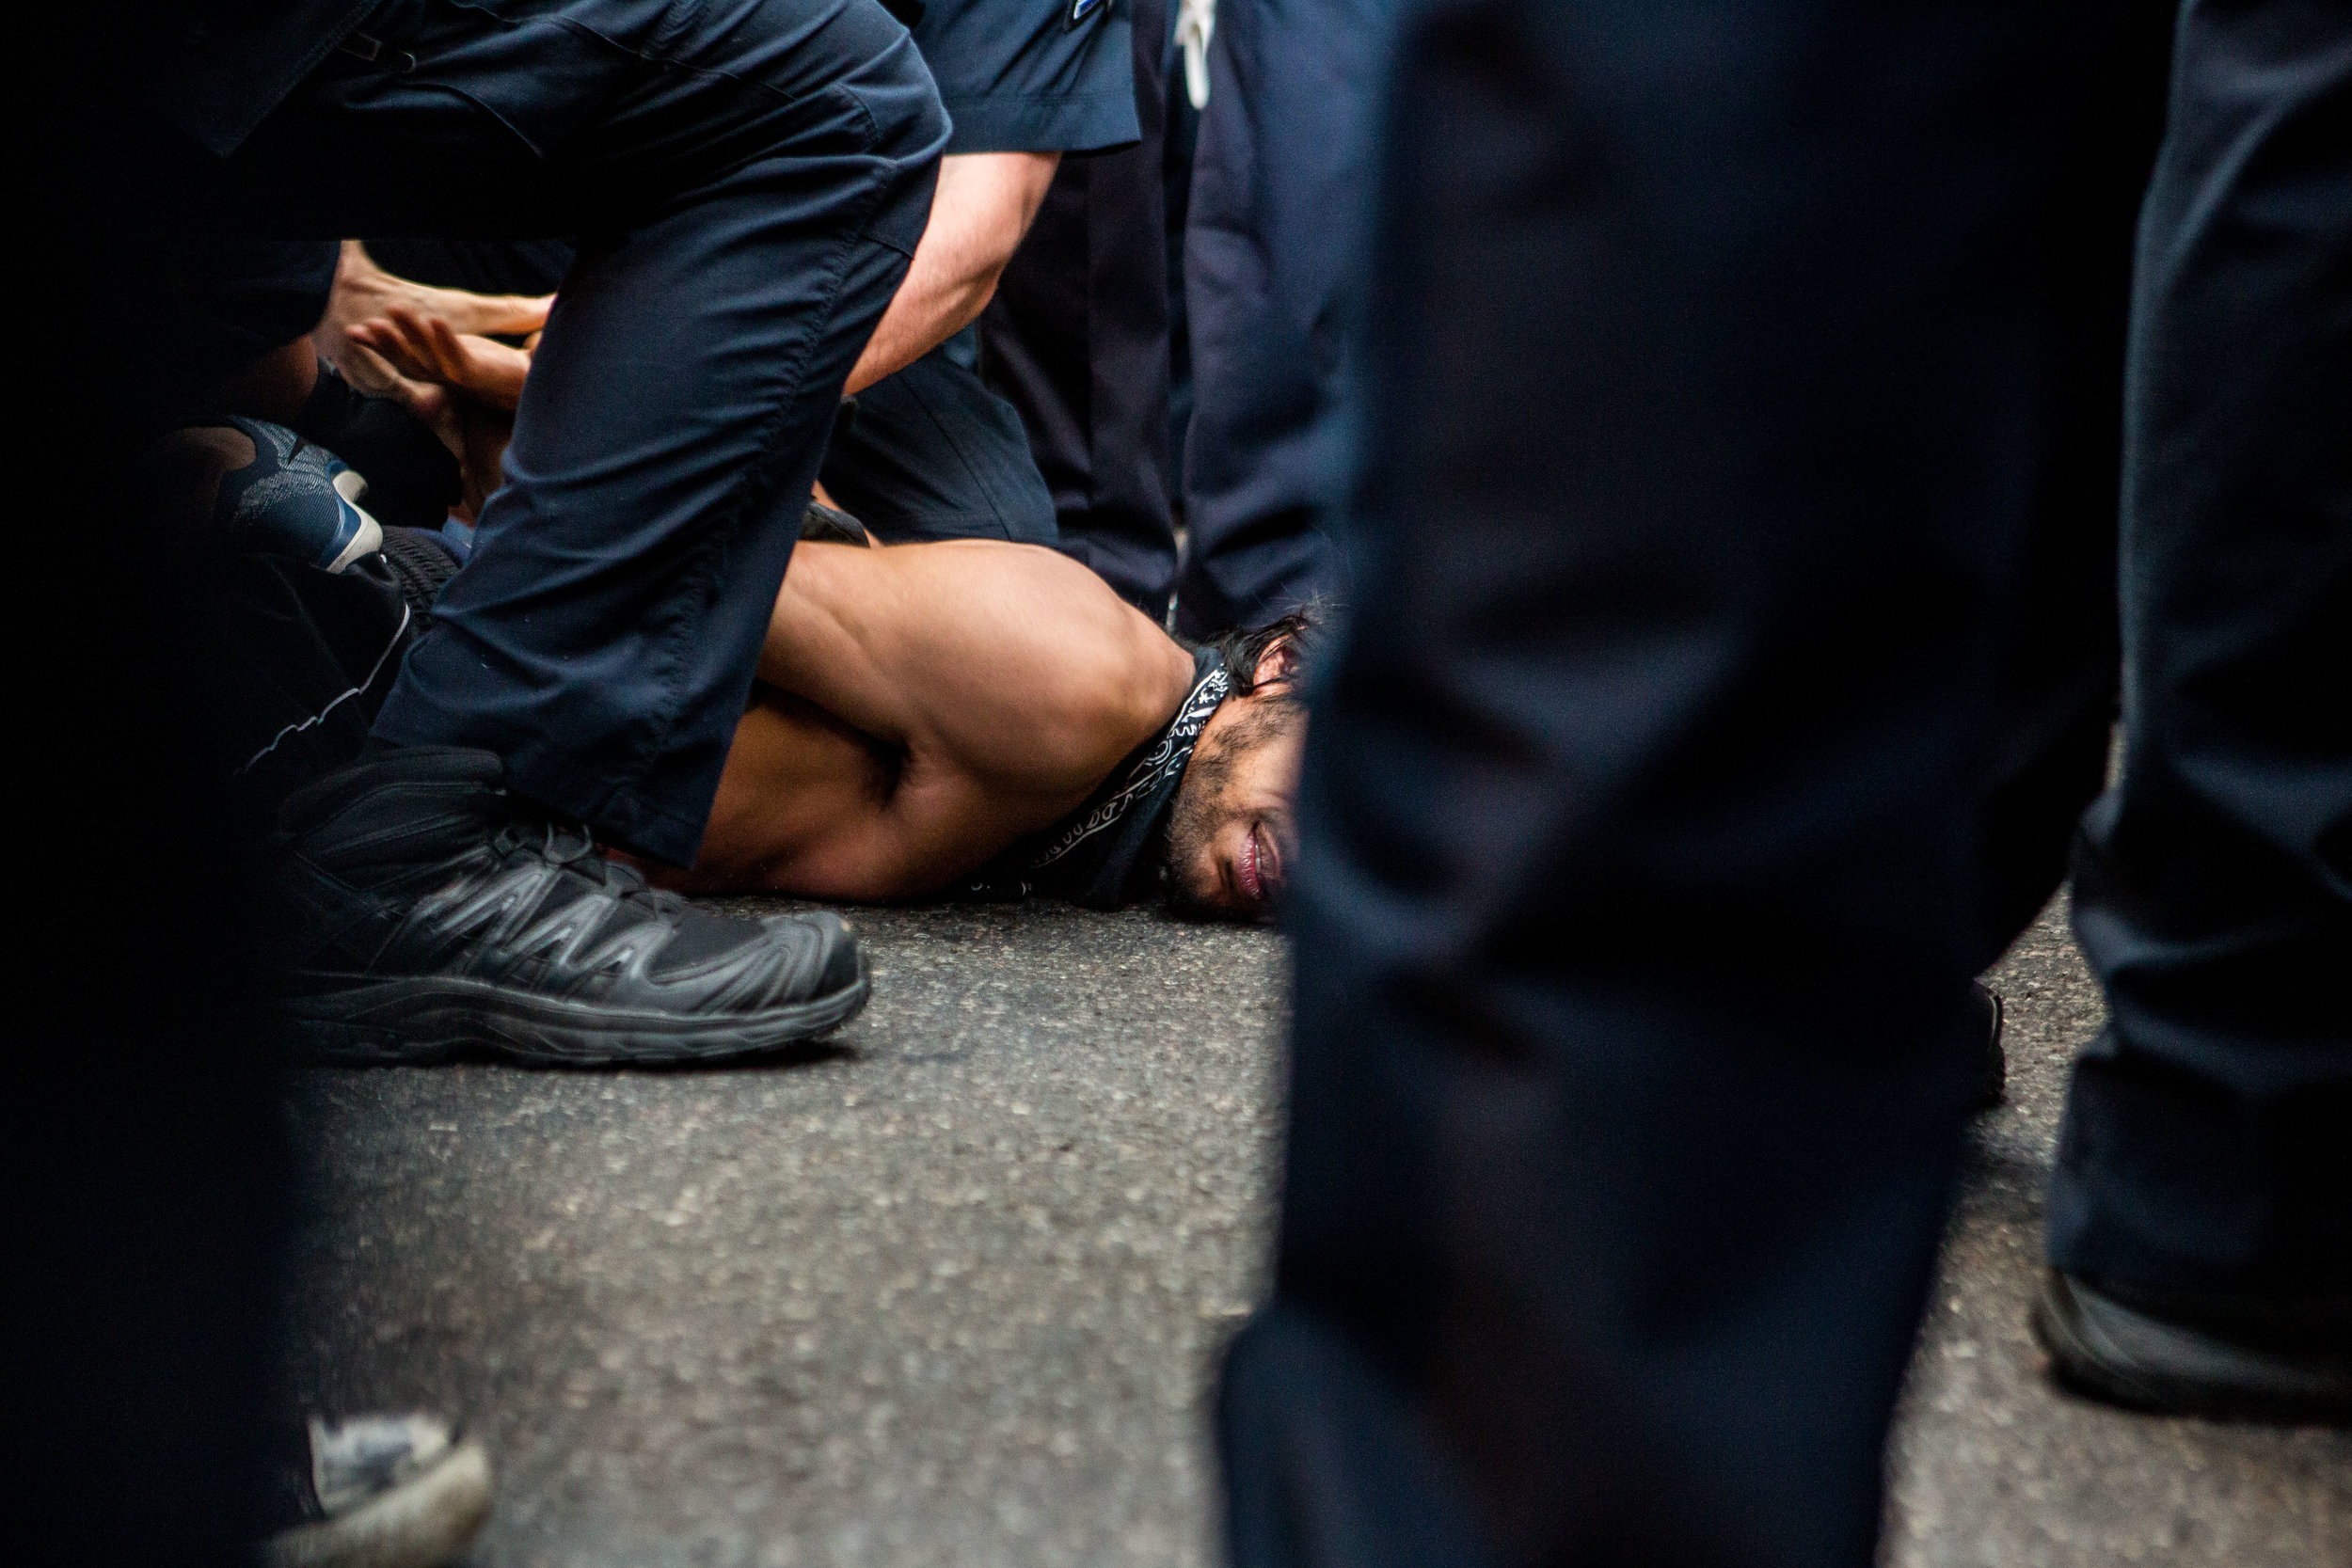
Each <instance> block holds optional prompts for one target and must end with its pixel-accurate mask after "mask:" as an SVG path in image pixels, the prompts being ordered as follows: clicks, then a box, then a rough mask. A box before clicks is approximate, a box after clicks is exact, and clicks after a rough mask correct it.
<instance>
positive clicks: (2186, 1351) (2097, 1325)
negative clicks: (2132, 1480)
mask: <svg viewBox="0 0 2352 1568" xmlns="http://www.w3.org/2000/svg"><path fill="white" fill-rule="evenodd" d="M2030 1321H2031V1323H2032V1326H2033V1332H2034V1338H2037V1339H2039V1340H2040V1341H2041V1342H2042V1349H2043V1350H2044V1351H2046V1352H2048V1353H2049V1356H2050V1370H2051V1372H2052V1373H2053V1374H2054V1375H2055V1376H2056V1377H2057V1378H2058V1381H2059V1382H2060V1383H2063V1384H2065V1385H2066V1386H2068V1387H2071V1388H2073V1389H2074V1390H2076V1391H2077V1392H2079V1393H2084V1394H2089V1395H2090V1396H2091V1397H2093V1398H2095V1399H2101V1400H2105V1401H2106V1402H2109V1403H2112V1404H2120V1405H2125V1406H2129V1407H2130V1408H2132V1409H2135V1410H2147V1411H2153V1412H2157V1413H2160V1414H2163V1415H2169V1416H2202V1417H2206V1418H2212V1419H2217V1420H2249V1421H2266V1422H2280V1423H2285V1424H2289V1425H2296V1424H2301V1423H2304V1422H2317V1423H2321V1424H2324V1425H2330V1426H2344V1425H2346V1424H2352V1363H2347V1362H2344V1361H2341V1360H2338V1361H2334V1362H2332V1363H2328V1364H2322V1363H2320V1362H2319V1361H2318V1358H2316V1357H2313V1358H2311V1359H2309V1360H2305V1359H2301V1358H2296V1357H2289V1356H2282V1355H2279V1354H2272V1353H2269V1352H2266V1351H2263V1350H2258V1349H2254V1348H2252V1347H2249V1346H2244V1345H2237V1344H2233V1343H2230V1342H2229V1341H2226V1340H2221V1339H2216V1338H2212V1337H2211V1336H2208V1335H2204V1334H2200V1333H2198V1332H2197V1331H2195V1330H2193V1329H2187V1328H2184V1327H2181V1326H2180V1325H2178V1324H2174V1323H2164V1322H2162V1321H2160V1320H2158V1319H2155V1318H2151V1317H2148V1316H2145V1315H2144V1314H2141V1313H2138V1312H2135V1311H2133V1310H2132V1309H2131V1308H2129V1307H2124V1306H2122V1305H2121V1304H2120V1303H2116V1302H2111V1301H2107V1300H2105V1299H2103V1298H2100V1297H2097V1296H2093V1295H2090V1294H2087V1293H2086V1292H2084V1291H2080V1290H2077V1289H2076V1288H2075V1287H2074V1284H2073V1283H2072V1282H2071V1281H2069V1280H2066V1279H2063V1278H2060V1277H2057V1276H2054V1275H2044V1276H2043V1279H2042V1286H2041V1289H2040V1291H2038V1292H2037V1294H2036V1295H2035V1298H2034V1304H2033V1314H2032V1318H2031V1320H2030ZM2330 1368H2332V1370H2329V1369H2330Z"/></svg>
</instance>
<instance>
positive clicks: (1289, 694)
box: [1209, 599, 1325, 702]
mask: <svg viewBox="0 0 2352 1568" xmlns="http://www.w3.org/2000/svg"><path fill="white" fill-rule="evenodd" d="M1324 608H1325V607H1324V603H1323V601H1322V600H1321V599H1311V600H1310V601H1308V602H1307V603H1305V604H1303V605H1300V606H1299V607H1298V608H1297V609H1296V610H1292V611H1291V612H1290V613H1289V614H1288V615H1285V616H1283V617H1281V618H1280V619H1279V620H1276V621H1268V622H1267V623H1266V624H1265V625H1264V626H1249V627H1247V628H1244V627H1236V628H1234V629H1233V630H1232V631H1229V632H1227V633H1225V635H1224V636H1222V637H1218V638H1214V639H1212V640H1211V641H1210V642H1209V646H1210V647H1213V648H1215V649H1216V651H1217V653H1218V654H1219V655H1221V656H1222V657H1224V659H1225V668H1226V671H1227V672H1228V673H1230V674H1231V675H1232V680H1233V695H1234V696H1236V697H1247V696H1249V695H1250V694H1251V693H1253V692H1255V691H1256V690H1257V689H1258V661H1259V660H1260V659H1262V658H1263V657H1265V651H1266V650H1267V649H1268V648H1271V647H1273V646H1274V644H1276V643H1277V642H1279V641H1282V639H1284V638H1286V637H1287V638H1289V639H1290V640H1291V645H1292V647H1293V648H1295V650H1296V651H1297V654H1298V662H1297V664H1296V666H1295V669H1294V671H1293V673H1291V674H1289V675H1286V676H1283V677H1282V678H1281V679H1279V680H1275V681H1268V682H1267V683H1266V686H1265V690H1266V694H1267V695H1268V696H1273V695H1275V694H1276V693H1277V692H1279V693H1280V694H1281V696H1282V700H1283V701H1286V702H1295V701H1297V700H1298V692H1299V690H1300V689H1301V688H1302V686H1303V684H1304V683H1303V681H1302V680H1301V676H1303V675H1304V674H1305V673H1306V669H1307V666H1308V665H1309V664H1310V663H1311V662H1312V661H1313V659H1314V657H1315V655H1316V654H1317V653H1318V652H1319V651H1320V650H1321V648H1322V646H1323V632H1324V620H1325V613H1324Z"/></svg>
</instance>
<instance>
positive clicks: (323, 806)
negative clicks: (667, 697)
mask: <svg viewBox="0 0 2352 1568" xmlns="http://www.w3.org/2000/svg"><path fill="white" fill-rule="evenodd" d="M503 771H504V770H503V768H502V767H501V764H500V762H499V759H498V758H497V757H496V756H495V755H493V754H492V753H490V752H477V751H471V750H468V749H464V748H460V747H453V746H415V747H402V748H399V749H397V750H393V751H390V752H387V753H385V754H384V755H382V756H380V757H373V758H368V759H365V760H362V761H360V762H358V763H355V764H353V765H352V766H351V767H349V768H343V769H342V770H341V771H340V772H337V773H334V774H332V775H330V776H328V777H327V778H325V779H322V780H320V781H319V782H318V783H317V784H311V785H310V786H309V787H307V788H305V789H303V790H300V791H299V792H297V793H296V794H295V795H294V797H293V798H292V799H291V800H288V801H287V802H286V804H285V807H284V809H283V811H282V812H281V813H280V814H279V817H278V831H279V838H280V844H281V847H282V860H281V863H280V865H279V876H278V885H279V889H280V892H281V895H282V902H283V905H284V909H283V911H282V912H281V915H280V919H279V925H280V927H282V929H281V931H280V932H279V933H278V935H279V937H280V938H281V940H282V941H283V942H285V947H284V948H283V949H282V950H281V955H280V958H279V960H278V966H277V967H278V973H279V977H280V989H281V991H282V993H283V1006H284V1009H285V1011H286V1013H287V1014H288V1016H289V1017H290V1018H291V1020H292V1021H293V1024H294V1033H295V1037H296V1040H297V1043H298V1044H299V1045H300V1046H301V1047H302V1048H303V1049H304V1050H305V1051H306V1052H307V1053H310V1054H311V1055H313V1056H316V1057H320V1058H324V1059H326V1060H330V1061H340V1062H353V1063H361V1062H430V1061H437V1060H439V1059H441V1058H442V1057H445V1056H447V1055H449V1054H451V1053H453V1052H454V1051H456V1050H458V1049H459V1048H461V1047H466V1046H478V1047H485V1048H487V1049H489V1050H491V1051H495V1052H498V1053H501V1054H503V1055H506V1056H511V1057H514V1058H515V1059H516V1060H518V1061H525V1062H543V1063H562V1064H570V1065H579V1066H632V1065H652V1064H659V1063H671V1062H708V1061H716V1060H719V1059H721V1058H723V1057H729V1056H740V1055H745V1054H748V1053H755V1052H762V1051H772V1050H774V1049H776V1048H777V1047H779V1046H783V1045H787V1044H790V1043H791V1042H793V1041H795V1040H804V1039H809V1038H812V1037H816V1036H818V1035H821V1034H824V1033H825V1032H826V1031H828V1030H830V1029H833V1028H834V1027H836V1026H837V1025H839V1024H840V1023H842V1022H845V1021H846V1020H848V1019H849V1018H850V1016H851V1015H852V1014H854V1013H855V1012H856V1011H857V1010H858V1009H859V1008H860V1007H863V1006H865V1005H866V961H865V958H864V957H863V956H862V955H861V954H860V953H859V952H858V946H857V942H856V940H855V939H854V938H853V937H851V936H850V932H849V929H848V927H845V926H843V925H842V924H841V921H840V920H839V919H838V918H837V917H836V916H834V915H831V914H826V913H821V912H819V913H815V914H779V915H771V916H769V917H768V918H767V919H765V920H756V921H755V920H744V919H736V918H731V917H727V916H723V915H718V914H713V913H711V912H709V911H706V910H701V909H697V908H695V907H693V906H692V905H690V904H689V903H687V902H686V900H685V899H683V898H680V897H679V896H677V895H675V894H672V893H660V892H656V891H654V890H653V889H652V888H649V887H648V886H646V884H645V879H644V877H642V876H640V875H639V874H638V873H637V872H635V871H633V870H631V869H629V868H628V867H627V866H623V865H617V864H615V863H612V862H611V861H608V860H606V859H605V858H604V856H603V855H602V854H601V853H600V852H599V851H598V850H597V848H596V845H595V843H594V842H593V841H592V840H591V839H590V838H589V836H588V834H587V832H586V831H585V830H583V829H581V828H579V827H577V826H575V825H573V824H570V823H568V822H564V821H563V820H561V819H559V818H557V817H555V816H551V815H550V814H549V813H548V812H547V811H546V810H545V809H543V808H541V807H539V806H536V805H534V804H532V802H531V801H528V800H523V799H521V798H520V797H518V796H515V795H510V794H508V793H507V792H506V791H505V790H504V789H501V788H500V787H499V781H500V779H501V776H502V774H503Z"/></svg>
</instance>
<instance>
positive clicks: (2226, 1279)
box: [2049, 0, 2352, 1398]
mask: <svg viewBox="0 0 2352 1568" xmlns="http://www.w3.org/2000/svg"><path fill="white" fill-rule="evenodd" d="M2177 48H2178V51H2179V60H2178V64H2177V66H2176V69H2175V72H2174V77H2173V98H2172V105H2171V119H2170V124H2169V131H2168V138H2167V141H2166V144H2165V148H2164V150H2163V153H2162V155H2161V157H2160V159H2159V161H2158V165H2157V171H2156V178H2155V181H2154V182H2153V185H2152V187H2151V189H2150V192H2149V197H2148V202H2147V206H2146V210H2145V212H2144V214H2143V217H2142V225H2141V230H2140V247H2139V272H2138V276H2137V290H2136V295H2135V300H2134V317H2133V324H2132V355H2131V369H2130V374H2129V378H2128V387H2129V391H2128V397H2127V407H2128V409H2129V423H2128V425H2127V430H2126V441H2127V447H2126V451H2127V464H2126V469H2125V488H2124V523H2123V598H2122V605H2123V645H2124V661H2125V663H2124V669H2125V676H2124V755H2123V770H2122V778H2121V779H2120V781H2119V782H2118V784H2116V786H2115V787H2114V789H2112V790H2111V791H2110V792H2109V793H2108V794H2107V795H2106V797H2105V798H2104V799H2103V800H2101V801H2100V802H2099V804H2098V805H2097V807H2096V808H2095V809H2094V810H2093V811H2092V813H2091V815H2090V817H2089V819H2088V821H2087V823H2086V831H2085V834H2084V837H2083V841H2082V845H2081V849H2080V853H2079V857H2078V861H2077V867H2076V878H2077V880H2076V889H2075V904H2074V911H2075V930H2076V934H2077V936H2078V937H2079V938H2080V940H2081V942H2082V944H2083V948H2084V951H2085V952H2086V954H2088V955H2089V957H2090V961H2091V964H2092V966H2093V967H2094V968H2095V969H2096V970H2097V971H2098V973H2099V975H2100V978H2101V980H2102V982H2103V983H2104V984H2105V986H2106V992H2107V998H2108V1002H2109V1005H2110V1006H2111V1008H2112V1022H2111V1024H2110V1025H2109V1027H2108V1029H2107V1030H2106V1033H2105V1034H2104V1035H2102V1036H2101V1037H2100V1038H2099V1040H2098V1042H2097V1043H2096V1044H2095V1045H2094V1046H2093V1047H2092V1048H2091V1049H2090V1051H2089V1052H2088V1053H2086V1054H2085V1055H2084V1057H2083V1059H2082V1061H2081V1062H2080V1063H2079V1065H2078V1066H2077V1068H2076V1069H2075V1075H2074V1086H2073V1090H2072V1093H2071V1095H2070V1097H2069V1100H2068V1105H2067V1120H2066V1126H2065V1130H2064V1133H2063V1135H2062V1138H2061V1142H2060V1148H2059V1155H2058V1171H2057V1174H2056V1177H2055V1179H2054V1180H2053V1182H2052V1186H2051V1195H2050V1210H2049V1249H2050V1257H2051V1260H2052V1261H2053V1262H2054V1263H2056V1264H2057V1265H2058V1267H2060V1268H2062V1269H2065V1270H2067V1271H2070V1272H2072V1273H2074V1274H2076V1275H2081V1276H2084V1277H2085V1278H2087V1279H2089V1280H2090V1281H2093V1282H2096V1283H2098V1284H2101V1285H2104V1286H2107V1287H2110V1288H2113V1289H2114V1290H2116V1291H2122V1292H2125V1293H2128V1294H2132V1295H2137V1296H2147V1297H2153V1298H2166V1297H2172V1298H2181V1299H2185V1300H2190V1301H2193V1300H2195V1299H2196V1298H2198V1297H2201V1296H2206V1297H2220V1298H2229V1297H2233V1296H2235V1297H2242V1298H2245V1299H2246V1300H2247V1301H2248V1302H2249V1303H2260V1302H2263V1301H2265V1300H2266V1301H2270V1302H2273V1303H2280V1304H2285V1303H2290V1302H2293V1301H2295V1300H2298V1299H2299V1300H2302V1301H2304V1302H2306V1303H2309V1304H2312V1306H2313V1307H2317V1305H2318V1303H2319V1302H2320V1300H2321V1299H2322V1298H2325V1297H2328V1296H2329V1295H2333V1296H2334V1297H2336V1298H2338V1299H2337V1304H2336V1310H2337V1311H2338V1312H2341V1313H2344V1314H2352V1138H2347V1136H2346V1133H2345V1129H2346V1128H2347V1127H2352V1003H2348V1002H2347V998H2348V997H2352V978H2348V977H2352V441H2347V439H2346V438H2345V427H2344V411H2345V409H2347V408H2352V22H2347V20H2346V18H2345V15H2344V11H2343V9H2342V8H2340V7H2334V6H2326V5H2312V4H2297V3H2293V0H2285V3H2276V4H2265V5H2258V6H2238V7H2220V6H2212V5H2206V4H2201V3H2192V4H2190V5H2188V6H2187V7H2186V8H2185V12H2184V14H2183V19H2182V27H2181V31H2180V33H2179V36H2178V44H2177ZM2343 1322H2344V1320H2343V1319H2339V1322H2338V1328H2337V1334H2338V1336H2339V1339H2338V1343H2339V1346H2340V1347H2341V1345H2342V1343H2343V1338H2342V1337H2343V1336H2344V1335H2345V1334H2346V1333H2347V1331H2346V1330H2344V1327H2343V1326H2342V1325H2343ZM2339 1387H2340V1394H2339V1397H2340V1398H2346V1396H2344V1395H2343V1394H2342V1392H2341V1389H2342V1387H2343V1385H2340V1386H2339Z"/></svg>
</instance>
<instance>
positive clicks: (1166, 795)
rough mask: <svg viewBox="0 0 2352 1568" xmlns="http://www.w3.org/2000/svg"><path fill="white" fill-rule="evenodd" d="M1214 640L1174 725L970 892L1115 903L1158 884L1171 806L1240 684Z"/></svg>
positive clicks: (967, 890) (1110, 906)
mask: <svg viewBox="0 0 2352 1568" xmlns="http://www.w3.org/2000/svg"><path fill="white" fill-rule="evenodd" d="M1232 684H1233V683H1232V676H1231V675H1229V674H1228V673H1226V670H1225V660H1224V659H1223V658H1222V657H1219V656H1218V655H1217V652H1216V649H1214V648H1203V649H1201V650H1200V652H1199V653H1197V654H1194V655H1193V656H1192V689H1191V690H1190V691H1188V692H1186V693H1185V694H1184V701H1183V702H1182V703H1180V704H1179V705H1177V708H1176V713H1175V716H1174V717H1173V718H1171V719H1169V720H1168V726H1167V728H1165V729H1163V730H1161V731H1160V733H1159V734H1157V735H1155V736H1152V738H1151V739H1149V740H1147V741H1145V742H1144V743H1143V744H1142V745H1140V746H1138V747H1136V749H1135V750H1134V751H1133V752H1129V753H1128V754H1127V758H1126V760H1125V761H1124V762H1121V763H1120V765H1119V766H1118V767H1117V768H1113V769H1112V770H1111V776H1110V777H1109V778H1107V779H1105V780H1104V782H1103V785H1102V787H1101V788H1099V789H1097V790H1096V791H1095V792H1094V793H1093V794H1092V795H1090V796H1089V797H1088V798H1087V801H1086V803H1085V804H1084V805H1082V806H1080V807H1079V808H1078V809H1077V810H1076V811H1073V812H1072V813H1071V814H1070V815H1069V816H1065V817H1063V818H1062V819H1061V820H1060V821H1059V822H1057V823H1055V824H1054V825H1053V826H1052V827H1050V828H1047V829H1045V830H1044V831H1043V832H1035V833H1031V834H1030V835H1029V836H1028V837H1027V838H1025V839H1023V840H1022V841H1021V842H1020V843H1018V844H1016V845H1014V846H1013V847H1011V848H1009V849H1008V850H1006V851H1005V852H1004V853H1003V854H1001V855H999V856H997V857H996V858H995V859H994V860H993V861H991V862H989V863H988V864H986V865H984V866H982V867H981V868H980V869H979V870H977V871H976V872H974V873H973V874H972V876H971V878H970V879H969V880H968V881H967V882H966V883H965V884H964V888H963V896H964V897H966V898H975V899H1005V898H1025V897H1027V896H1028V895H1030V894H1032V893H1042V894H1046V895H1050V896H1053V897H1057V898H1067V899H1069V900H1070V901H1071V902H1072V903H1073V904H1078V905H1082V906H1084V907H1085V908H1087V909H1089V910H1115V909H1118V908H1120V906H1122V905H1125V904H1131V903H1133V902H1134V901H1135V900H1136V899H1137V898H1140V897H1142V896H1143V895H1145V894H1146V893H1148V892H1150V891H1151V887H1152V876H1153V873H1155V872H1156V871H1157V870H1158V857H1157V856H1155V855H1154V854H1152V848H1153V847H1154V846H1155V845H1156V844H1157V843H1158V841H1159V839H1160V837H1161V835H1162V834H1163V833H1164V832H1166V831H1167V825H1168V808H1169V807H1170V806H1173V805H1174V804H1175V803H1176V789H1177V786H1178V785H1179V784H1183V783H1184V767H1185V765H1186V764H1187V763H1189V762H1191V761H1192V749H1193V748H1194V747H1195V746H1197V745H1199V744H1200V732H1201V730H1202V729H1203V728H1204V727H1205V726H1206V725H1207V724H1208V722H1209V715H1211V714H1213V713H1215V712H1216V707H1217V705H1218V704H1219V703H1222V702H1223V701H1224V700H1225V694H1226V692H1227V691H1229V690H1231V689H1232Z"/></svg>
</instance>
